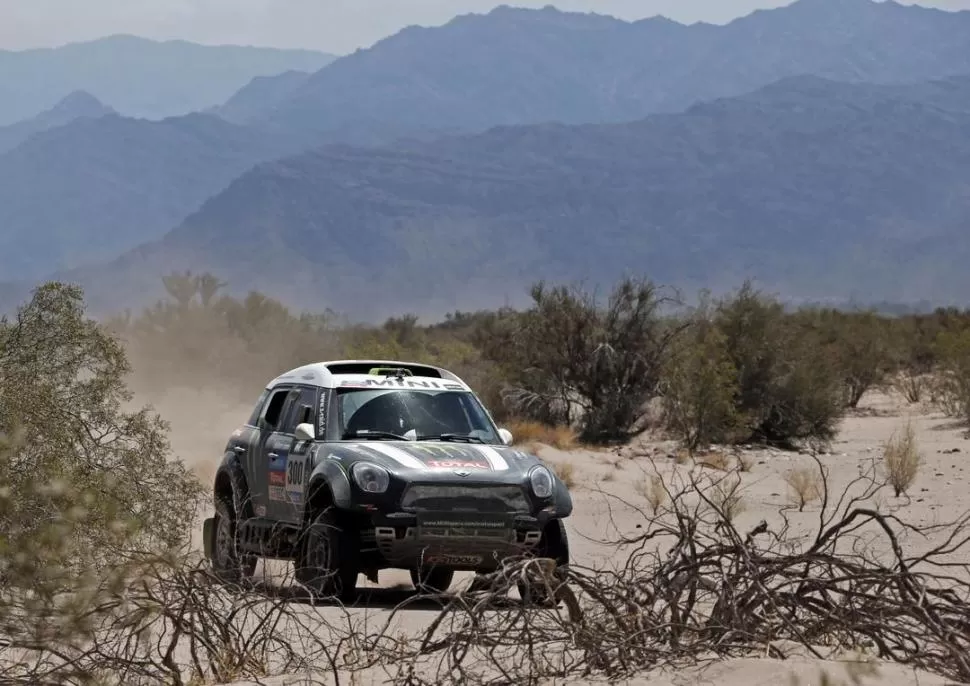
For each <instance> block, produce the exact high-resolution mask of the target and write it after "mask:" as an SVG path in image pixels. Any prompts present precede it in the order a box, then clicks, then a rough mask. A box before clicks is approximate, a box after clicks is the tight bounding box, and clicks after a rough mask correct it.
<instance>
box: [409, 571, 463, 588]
mask: <svg viewBox="0 0 970 686" xmlns="http://www.w3.org/2000/svg"><path fill="white" fill-rule="evenodd" d="M454 580H455V570H454V569H450V568H448V567H421V568H420V569H412V570H411V583H412V584H414V588H416V589H417V591H418V593H428V594H432V593H445V592H447V591H448V588H449V587H450V586H451V582H452V581H454Z"/></svg>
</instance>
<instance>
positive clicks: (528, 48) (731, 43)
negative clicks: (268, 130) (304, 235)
mask: <svg viewBox="0 0 970 686" xmlns="http://www.w3.org/2000/svg"><path fill="white" fill-rule="evenodd" d="M966 73H970V11H965V12H956V13H955V12H945V11H941V10H936V9H929V8H925V7H921V6H918V5H901V4H897V3H895V2H892V1H891V0H890V1H887V2H879V3H876V2H871V1H870V0H797V1H796V2H794V3H793V4H791V5H789V6H787V7H782V8H780V9H775V10H765V11H757V12H754V13H752V14H749V15H747V16H744V17H740V18H738V19H736V20H734V21H732V22H731V23H729V24H727V25H724V26H720V25H713V24H704V23H698V24H692V25H684V24H679V23H676V22H674V21H671V20H669V19H665V18H653V19H645V20H642V21H636V22H626V21H621V20H619V19H614V18H612V17H606V16H599V15H592V14H580V13H569V12H561V11H559V10H557V9H554V8H552V7H547V8H545V9H543V10H538V11H537V10H527V9H517V8H511V7H507V6H501V7H498V8H496V9H495V10H493V11H492V12H490V13H488V14H485V15H465V16H460V17H457V18H455V19H454V20H453V21H451V22H450V23H448V24H446V25H444V26H442V27H435V28H422V27H411V28H408V29H405V30H403V31H401V32H399V33H397V34H395V35H393V36H391V37H389V38H386V39H384V40H383V41H380V42H378V43H377V44H376V45H374V46H373V47H371V48H369V49H367V50H359V51H357V52H355V53H353V54H351V55H347V56H345V57H343V58H341V59H339V60H337V61H335V62H334V63H332V64H331V65H329V66H328V67H327V68H325V69H322V70H320V71H318V72H316V73H315V74H313V75H312V76H310V77H309V78H308V79H306V80H305V81H304V82H303V83H296V82H294V81H293V80H292V79H291V80H289V81H287V83H286V86H287V87H284V88H281V95H282V97H280V98H279V99H278V100H273V99H269V100H266V101H265V102H266V110H265V111H264V112H262V113H261V114H260V113H257V112H250V114H249V120H248V121H249V122H261V123H264V124H266V125H268V126H273V127H276V128H279V129H283V130H287V131H291V132H293V131H300V132H304V133H305V134H306V135H308V136H310V135H316V136H318V137H320V138H319V139H320V140H321V141H323V140H325V141H328V142H332V141H335V140H336V141H339V142H358V143H360V142H363V143H371V142H374V140H375V133H376V134H377V135H379V136H381V137H382V138H383V139H384V140H386V139H387V138H388V137H389V136H390V134H393V135H411V134H415V133H419V132H427V131H442V130H453V131H465V132H471V131H480V130H483V129H486V128H488V127H491V126H497V125H515V124H534V123H541V122H561V123H565V124H584V123H606V122H621V121H630V120H634V119H639V118H642V117H645V116H647V115H649V114H655V113H660V112H679V111H682V110H684V109H685V108H687V107H689V106H690V105H692V104H695V103H697V102H702V101H708V100H711V99H714V98H719V97H726V96H732V95H740V94H742V93H747V92H750V91H752V90H755V89H757V88H760V87H762V86H765V85H767V84H769V83H773V82H775V81H778V80H780V79H783V78H786V77H789V76H799V75H803V74H812V75H816V76H822V77H826V78H830V79H834V80H839V81H850V82H872V83H896V82H915V81H921V80H926V79H936V78H944V77H947V76H957V75H960V74H966ZM283 78H287V77H283ZM262 87H263V88H264V89H265V84H262Z"/></svg>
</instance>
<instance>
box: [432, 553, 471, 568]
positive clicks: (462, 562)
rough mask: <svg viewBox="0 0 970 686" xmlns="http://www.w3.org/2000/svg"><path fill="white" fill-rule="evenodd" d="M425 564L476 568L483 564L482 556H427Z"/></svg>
mask: <svg viewBox="0 0 970 686" xmlns="http://www.w3.org/2000/svg"><path fill="white" fill-rule="evenodd" d="M424 563H425V564H429V565H455V566H470V567H474V566H476V565H480V564H481V563H482V556H481V555H445V554H441V555H426V556H425V558H424Z"/></svg>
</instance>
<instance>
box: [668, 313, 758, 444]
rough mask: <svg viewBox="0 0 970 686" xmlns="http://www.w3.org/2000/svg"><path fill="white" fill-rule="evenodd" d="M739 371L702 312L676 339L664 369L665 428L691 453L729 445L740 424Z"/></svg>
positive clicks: (718, 334)
mask: <svg viewBox="0 0 970 686" xmlns="http://www.w3.org/2000/svg"><path fill="white" fill-rule="evenodd" d="M738 393H739V386H738V373H737V369H736V368H735V366H734V364H733V362H732V360H731V357H730V355H729V353H728V350H727V346H726V339H725V337H724V334H723V333H721V331H720V330H719V329H718V328H717V327H716V326H714V324H713V323H712V322H711V321H710V320H709V318H708V317H707V316H706V314H705V313H701V314H700V315H699V316H698V317H697V318H696V319H695V320H694V321H693V322H692V323H691V326H690V328H689V329H687V330H686V331H685V332H684V334H683V335H682V336H681V337H680V338H679V339H678V341H677V345H676V346H674V349H673V351H672V352H671V354H670V357H669V359H668V361H667V364H666V365H665V368H664V375H663V411H664V422H665V425H666V427H667V429H668V430H669V431H671V432H673V434H674V435H675V436H677V438H678V439H680V440H681V441H682V442H683V444H684V445H685V446H686V447H687V449H688V450H689V451H690V452H691V453H693V452H694V451H695V450H696V449H698V448H701V447H705V446H707V445H709V444H711V443H724V442H730V441H732V440H734V439H735V437H736V436H735V432H736V431H737V429H738V426H739V423H740V416H739V413H738V408H737V402H738Z"/></svg>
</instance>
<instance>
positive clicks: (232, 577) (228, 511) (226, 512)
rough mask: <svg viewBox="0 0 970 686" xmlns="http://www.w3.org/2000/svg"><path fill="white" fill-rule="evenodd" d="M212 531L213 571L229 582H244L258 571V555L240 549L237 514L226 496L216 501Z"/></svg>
mask: <svg viewBox="0 0 970 686" xmlns="http://www.w3.org/2000/svg"><path fill="white" fill-rule="evenodd" d="M215 510H216V513H215V517H214V519H215V521H214V522H213V533H212V538H213V540H212V559H211V561H210V564H211V566H212V573H213V574H215V575H216V577H218V578H219V580H220V581H222V582H224V583H228V584H239V583H243V582H244V581H247V580H249V579H251V578H252V576H253V573H254V572H255V571H256V557H255V556H254V555H246V554H243V553H241V552H240V551H239V546H238V541H237V538H236V515H235V512H234V508H233V506H232V502H231V501H230V500H228V499H227V498H224V497H217V498H216V501H215Z"/></svg>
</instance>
